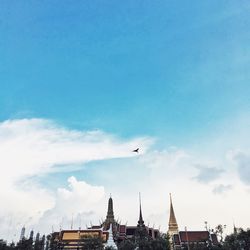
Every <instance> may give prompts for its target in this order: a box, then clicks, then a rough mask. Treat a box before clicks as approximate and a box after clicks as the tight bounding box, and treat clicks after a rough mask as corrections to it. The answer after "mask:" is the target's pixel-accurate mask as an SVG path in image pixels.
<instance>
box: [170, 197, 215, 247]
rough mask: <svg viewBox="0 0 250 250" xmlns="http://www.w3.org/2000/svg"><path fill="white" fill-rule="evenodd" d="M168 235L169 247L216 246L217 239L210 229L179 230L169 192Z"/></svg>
mask: <svg viewBox="0 0 250 250" xmlns="http://www.w3.org/2000/svg"><path fill="white" fill-rule="evenodd" d="M168 235H169V237H170V244H171V249H173V250H177V249H183V248H184V247H187V248H188V249H189V247H190V246H194V245H195V246H201V245H207V246H216V245H218V239H217V236H216V234H214V233H210V231H208V230H205V231H187V230H186V228H185V230H184V231H179V229H178V224H177V221H176V217H175V213H174V208H173V202H172V197H171V194H170V214H169V223H168Z"/></svg>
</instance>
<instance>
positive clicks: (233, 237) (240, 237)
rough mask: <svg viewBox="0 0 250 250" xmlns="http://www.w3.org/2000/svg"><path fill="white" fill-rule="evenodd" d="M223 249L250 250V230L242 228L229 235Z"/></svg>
mask: <svg viewBox="0 0 250 250" xmlns="http://www.w3.org/2000/svg"><path fill="white" fill-rule="evenodd" d="M223 249H227V250H238V249H242V250H249V249H250V229H248V230H246V231H245V230H243V229H242V228H240V229H239V230H238V231H237V232H234V233H233V234H230V235H228V236H227V237H226V238H225V242H224V244H223Z"/></svg>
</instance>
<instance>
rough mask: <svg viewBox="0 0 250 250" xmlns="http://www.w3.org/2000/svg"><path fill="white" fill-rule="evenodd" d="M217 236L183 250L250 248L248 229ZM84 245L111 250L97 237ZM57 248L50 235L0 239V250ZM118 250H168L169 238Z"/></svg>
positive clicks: (127, 244)
mask: <svg viewBox="0 0 250 250" xmlns="http://www.w3.org/2000/svg"><path fill="white" fill-rule="evenodd" d="M217 236H218V237H219V238H220V242H219V245H218V246H211V245H209V244H203V245H201V244H192V243H190V244H189V245H188V246H187V245H186V246H182V249H183V250H250V229H247V230H244V229H242V228H240V229H235V231H234V233H232V234H230V235H227V236H226V237H225V238H222V234H221V235H220V234H219V232H218V234H217ZM84 242H85V243H84V246H79V248H78V249H79V250H80V249H84V250H95V249H96V250H103V249H105V250H108V249H109V250H111V248H105V247H104V245H103V243H102V242H101V240H100V239H99V238H89V239H87V240H86V239H84ZM10 249H15V250H58V249H63V245H60V242H58V241H56V240H55V239H54V238H53V236H52V235H48V236H47V237H46V236H45V235H43V236H42V237H40V236H39V235H37V236H36V238H35V240H33V237H29V238H25V237H23V239H21V240H20V241H19V242H18V243H16V244H15V243H11V244H7V243H6V241H4V240H0V250H10ZM118 249H119V250H134V249H138V250H170V243H169V238H168V236H167V235H164V234H163V235H161V236H160V237H158V238H157V239H154V240H153V239H151V238H149V237H139V238H137V239H132V240H125V241H123V242H121V243H119V244H118Z"/></svg>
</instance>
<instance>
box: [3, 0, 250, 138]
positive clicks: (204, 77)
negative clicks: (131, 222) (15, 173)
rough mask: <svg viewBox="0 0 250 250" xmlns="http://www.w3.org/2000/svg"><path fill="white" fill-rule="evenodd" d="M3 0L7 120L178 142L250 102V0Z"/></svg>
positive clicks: (4, 109)
mask: <svg viewBox="0 0 250 250" xmlns="http://www.w3.org/2000/svg"><path fill="white" fill-rule="evenodd" d="M1 5H2V7H1V10H0V15H1V25H0V32H1V36H2V39H1V47H0V49H1V50H0V53H1V76H0V77H1V79H0V82H1V93H0V102H1V103H0V104H1V107H2V109H1V111H0V118H1V120H4V119H8V118H10V117H24V116H25V117H27V116H30V117H33V116H35V117H45V118H49V119H55V120H57V121H59V122H62V123H63V124H66V125H67V126H69V127H73V128H88V129H89V128H90V129H92V128H101V129H104V130H105V131H109V132H115V133H117V134H119V135H121V136H125V137H126V136H133V135H136V134H150V135H154V136H155V135H160V136H163V137H167V139H170V140H171V143H174V142H175V140H177V139H178V138H176V137H178V135H180V136H181V137H182V138H185V137H187V139H190V138H188V135H190V134H191V135H192V136H193V135H195V134H199V133H203V132H204V131H206V130H207V129H212V127H213V124H215V123H216V122H217V120H220V119H223V117H228V116H231V115H232V114H235V113H237V112H239V110H241V111H242V110H244V109H248V108H249V95H248V93H249V88H250V87H249V84H248V80H249V72H248V67H247V65H248V62H249V60H248V57H247V54H248V53H249V45H248V44H249V38H250V34H249V30H248V27H249V18H248V14H249V8H248V7H249V4H248V3H247V1H242V3H241V4H240V5H239V4H238V3H237V2H235V1H219V2H218V1H209V2H208V1H193V3H192V4H190V3H178V2H175V1H155V2H154V3H152V1H126V2H121V1H118V2H117V1H108V2H106V1H74V4H72V3H69V2H68V1H53V3H52V2H51V1H44V2H43V3H39V2H37V1H27V2H26V3H21V2H19V1H12V2H11V3H10V2H9V1H3V2H2V3H1ZM211 123H212V125H211ZM170 134H174V136H171V135H170ZM181 140H182V139H180V142H181Z"/></svg>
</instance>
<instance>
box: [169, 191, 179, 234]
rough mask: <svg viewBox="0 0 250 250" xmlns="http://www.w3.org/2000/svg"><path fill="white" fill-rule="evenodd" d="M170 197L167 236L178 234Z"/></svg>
mask: <svg viewBox="0 0 250 250" xmlns="http://www.w3.org/2000/svg"><path fill="white" fill-rule="evenodd" d="M169 195H170V215H169V223H168V234H169V236H172V235H174V234H177V233H178V232H179V229H178V224H177V221H176V218H175V214H174V208H173V203H172V196H171V194H169Z"/></svg>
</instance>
